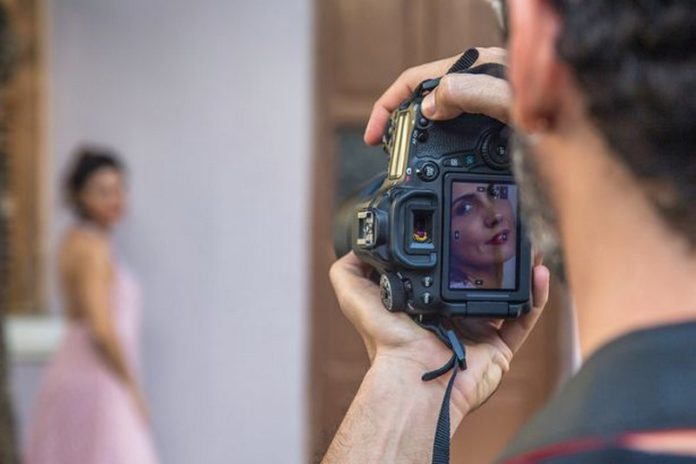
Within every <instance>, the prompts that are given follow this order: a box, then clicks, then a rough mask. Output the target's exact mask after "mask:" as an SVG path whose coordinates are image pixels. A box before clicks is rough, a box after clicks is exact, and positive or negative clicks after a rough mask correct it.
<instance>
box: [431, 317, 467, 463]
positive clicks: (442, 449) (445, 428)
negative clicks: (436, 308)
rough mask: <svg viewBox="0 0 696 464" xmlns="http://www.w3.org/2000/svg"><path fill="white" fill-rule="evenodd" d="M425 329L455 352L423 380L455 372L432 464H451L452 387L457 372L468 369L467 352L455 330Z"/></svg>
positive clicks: (439, 420)
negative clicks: (450, 412) (450, 410)
mask: <svg viewBox="0 0 696 464" xmlns="http://www.w3.org/2000/svg"><path fill="white" fill-rule="evenodd" d="M423 327H424V328H426V329H428V330H430V331H432V332H434V333H435V335H437V337H438V338H439V339H440V340H441V341H442V342H443V343H444V344H445V345H447V346H448V347H449V348H450V349H451V350H452V352H453V354H452V357H451V358H450V360H449V361H447V363H446V364H445V365H444V366H442V367H440V368H439V369H435V370H434V371H431V372H426V373H425V374H423V376H422V377H421V379H422V380H423V381H425V382H427V381H429V380H434V379H437V378H438V377H441V376H443V375H445V374H446V373H447V372H449V371H451V370H453V372H452V377H450V379H449V382H448V383H447V388H446V389H445V396H444V397H443V398H442V405H441V406H440V415H439V416H438V418H437V426H436V428H435V440H434V441H433V459H432V464H449V455H450V414H449V409H450V397H451V396H452V387H453V386H454V381H455V379H456V378H457V372H459V371H460V370H465V369H466V351H465V350H464V346H463V345H462V344H461V342H460V341H459V338H457V335H456V334H455V333H454V331H453V330H447V331H445V330H444V329H443V328H442V326H441V325H439V324H438V325H436V326H429V325H423Z"/></svg>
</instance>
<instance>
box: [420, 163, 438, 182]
mask: <svg viewBox="0 0 696 464" xmlns="http://www.w3.org/2000/svg"><path fill="white" fill-rule="evenodd" d="M416 174H418V177H420V178H421V180H424V181H426V182H430V181H433V180H435V179H436V178H437V176H438V175H439V174H440V169H438V167H437V164H435V163H433V162H430V161H428V162H427V163H425V164H423V165H421V167H419V168H418V169H416Z"/></svg>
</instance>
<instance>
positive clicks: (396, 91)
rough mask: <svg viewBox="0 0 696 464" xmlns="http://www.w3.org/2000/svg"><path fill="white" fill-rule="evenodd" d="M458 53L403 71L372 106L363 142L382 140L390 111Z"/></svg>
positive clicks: (438, 74) (450, 61)
mask: <svg viewBox="0 0 696 464" xmlns="http://www.w3.org/2000/svg"><path fill="white" fill-rule="evenodd" d="M459 56H460V55H457V56H453V57H450V58H445V59H444V60H439V61H434V62H432V63H428V64H424V65H421V66H417V67H415V68H411V69H408V70H406V71H404V72H403V73H402V74H401V75H400V76H399V77H398V79H396V81H395V82H394V83H393V84H392V85H391V86H390V87H389V88H388V89H387V91H386V92H384V94H383V95H382V96H381V97H380V98H379V99H378V100H377V102H376V103H375V104H374V106H373V107H372V113H371V114H370V119H369V120H368V122H367V127H366V129H365V136H364V139H365V143H367V144H368V145H377V144H378V143H380V141H381V140H382V134H383V133H384V128H385V127H386V125H387V121H388V120H389V116H390V115H391V113H392V112H393V111H394V110H395V109H396V108H397V107H398V106H399V105H400V104H401V102H402V101H404V100H405V99H407V98H408V97H410V96H411V94H412V93H413V91H414V90H415V89H416V87H417V86H418V84H420V83H421V82H423V81H424V80H426V79H432V78H434V77H439V76H442V75H443V74H445V73H446V72H447V70H448V69H449V68H450V67H451V66H452V64H453V63H454V62H455V61H457V59H459Z"/></svg>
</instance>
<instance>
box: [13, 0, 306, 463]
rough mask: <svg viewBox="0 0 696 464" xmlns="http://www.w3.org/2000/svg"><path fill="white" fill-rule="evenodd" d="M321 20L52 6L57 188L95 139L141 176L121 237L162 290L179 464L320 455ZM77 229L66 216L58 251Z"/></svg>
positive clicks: (143, 6)
mask: <svg viewBox="0 0 696 464" xmlns="http://www.w3.org/2000/svg"><path fill="white" fill-rule="evenodd" d="M311 16H312V12H311V7H310V0H266V1H263V2H252V1H240V0H197V1H190V0H147V1H145V0H53V2H52V6H51V8H50V11H49V17H48V20H49V26H50V33H49V40H50V44H49V45H50V47H51V59H50V64H49V69H50V74H51V77H50V84H51V89H50V91H51V101H50V106H51V119H52V120H51V124H52V129H51V138H50V151H51V153H50V155H51V157H52V170H51V172H52V179H51V180H52V183H53V184H52V185H51V186H50V190H51V191H52V192H57V191H58V189H59V177H60V175H61V174H62V172H63V169H64V168H65V163H66V161H67V159H68V158H69V156H68V155H69V154H70V152H71V151H72V150H73V148H74V147H75V146H76V144H78V143H79V142H81V141H94V142H99V143H104V144H107V145H109V146H111V147H114V148H115V149H117V150H118V151H119V152H121V153H122V154H123V156H124V158H125V159H126V161H127V164H128V165H129V167H130V170H131V193H132V198H131V200H132V205H131V206H132V209H131V214H130V217H129V218H128V219H127V221H126V224H125V225H124V227H123V229H122V231H121V232H120V234H119V237H118V242H119V244H120V246H121V249H122V251H123V253H124V255H125V256H126V258H127V260H128V261H129V262H130V263H131V264H132V266H133V267H134V268H135V269H136V271H137V273H138V274H139V275H140V277H141V283H142V284H143V287H144V290H145V308H144V310H145V315H144V317H145V320H144V323H145V326H144V334H143V335H144V338H143V343H144V346H143V349H144V367H145V371H146V378H145V382H146V387H147V392H148V394H149V396H150V398H151V407H152V413H153V418H154V429H155V433H156V439H157V442H158V446H159V449H160V451H161V456H162V458H163V462H165V463H168V464H169V463H171V464H177V463H181V464H193V463H202V464H215V463H231V462H245V463H299V462H304V461H305V460H306V459H305V456H304V447H303V442H304V432H305V418H306V417H305V416H306V414H305V411H306V409H307V408H306V402H305V397H304V396H305V393H304V392H305V364H306V356H305V350H306V341H305V338H306V336H307V335H308V330H307V325H308V319H309V318H308V314H307V309H306V308H307V304H306V303H307V291H306V290H307V287H308V281H307V275H308V272H307V270H308V269H307V265H308V261H307V259H306V255H307V252H308V239H307V237H308V233H309V227H308V217H309V215H308V207H307V206H308V199H309V198H308V197H309V186H310V174H311V170H310V166H309V160H310V150H311V134H310V128H311V121H310V118H311V115H310V108H311V101H310V96H311V75H312V73H311V32H312V31H311V25H312V17H311ZM52 201H53V203H54V207H55V208H61V206H60V201H59V198H57V197H56V198H54V199H53V200H52ZM65 223H66V221H65V215H64V214H56V215H55V217H54V218H53V220H52V222H51V224H52V228H51V231H50V237H49V238H50V241H51V243H55V242H56V241H57V239H58V237H59V235H60V233H61V231H62V229H63V227H64V226H65ZM19 377H20V378H22V376H21V374H20V376H19ZM24 377H25V378H27V379H31V378H33V374H31V373H29V374H25V376H24ZM27 381H29V380H27ZM26 387H27V388H26V389H25V391H31V390H32V386H30V385H28V386H26ZM19 388H22V387H21V386H20V387H19ZM20 396H21V393H20ZM21 414H22V415H23V414H25V413H24V412H22V413H21Z"/></svg>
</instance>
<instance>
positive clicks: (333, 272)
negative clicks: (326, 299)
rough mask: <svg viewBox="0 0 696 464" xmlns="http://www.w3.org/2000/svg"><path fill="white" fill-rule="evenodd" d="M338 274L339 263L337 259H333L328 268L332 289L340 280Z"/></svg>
mask: <svg viewBox="0 0 696 464" xmlns="http://www.w3.org/2000/svg"><path fill="white" fill-rule="evenodd" d="M340 274H341V265H340V264H339V261H335V262H334V263H333V264H332V265H331V267H330V268H329V280H330V281H331V285H333V287H334V289H335V288H336V286H337V283H338V281H339V280H340Z"/></svg>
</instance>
